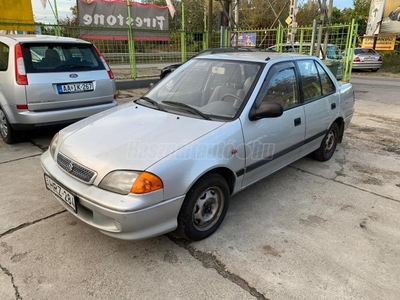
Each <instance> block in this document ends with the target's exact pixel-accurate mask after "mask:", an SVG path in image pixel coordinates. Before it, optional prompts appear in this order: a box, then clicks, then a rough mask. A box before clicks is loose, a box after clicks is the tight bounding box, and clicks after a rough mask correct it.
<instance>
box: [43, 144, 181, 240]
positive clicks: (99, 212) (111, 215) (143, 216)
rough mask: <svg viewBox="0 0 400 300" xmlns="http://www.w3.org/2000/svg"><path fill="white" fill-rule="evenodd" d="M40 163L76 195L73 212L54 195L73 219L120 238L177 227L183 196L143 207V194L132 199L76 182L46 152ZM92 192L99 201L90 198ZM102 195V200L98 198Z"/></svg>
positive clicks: (145, 236) (51, 175) (140, 237)
mask: <svg viewBox="0 0 400 300" xmlns="http://www.w3.org/2000/svg"><path fill="white" fill-rule="evenodd" d="M41 165H42V168H43V170H44V172H45V173H46V174H47V175H48V176H50V177H51V178H53V179H55V180H56V181H58V182H59V183H60V184H62V185H63V186H64V187H65V188H66V189H68V190H69V191H70V192H72V193H73V194H75V195H76V206H77V213H75V212H74V211H73V210H72V209H71V208H70V207H69V206H68V205H67V204H66V203H65V202H64V201H63V200H62V199H60V198H59V197H57V196H55V195H54V196H55V198H56V199H57V200H58V201H59V202H60V203H61V204H62V205H63V206H64V207H65V208H66V209H67V210H68V211H70V212H71V213H72V214H73V215H75V216H76V217H77V218H79V219H80V220H82V221H83V222H85V223H87V224H89V225H90V226H92V227H95V228H97V229H98V230H100V231H101V232H102V233H104V234H106V235H109V236H112V237H114V238H118V239H124V240H138V239H144V238H149V237H153V236H157V235H161V234H164V233H167V232H170V231H173V230H174V229H175V228H176V227H177V217H178V213H179V210H180V208H181V205H182V203H183V200H184V198H185V196H184V195H182V196H178V197H175V198H172V199H167V200H164V201H162V202H159V203H156V204H152V205H151V206H148V207H143V202H144V201H145V199H144V198H146V195H144V196H137V197H135V199H132V198H129V197H128V196H126V195H119V194H114V193H111V192H108V191H105V190H102V189H100V188H98V187H96V186H94V185H87V184H85V183H83V182H80V181H78V180H76V179H74V178H73V177H71V176H70V175H68V174H67V173H65V172H64V171H63V170H61V169H60V168H59V167H58V165H57V164H56V162H55V161H54V160H53V158H52V157H51V155H50V153H49V151H46V152H45V153H44V154H43V155H42V156H41ZM93 195H95V197H97V199H98V200H99V201H94V199H93ZM110 195H111V196H114V199H113V201H112V203H109V204H108V205H104V199H110ZM102 196H104V199H101V198H102ZM128 201H131V202H133V201H136V202H137V203H138V205H137V207H140V208H138V209H135V208H134V207H135V203H131V204H130V207H131V208H130V209H127V207H128V206H127V203H126V202H128ZM102 202H103V203H102Z"/></svg>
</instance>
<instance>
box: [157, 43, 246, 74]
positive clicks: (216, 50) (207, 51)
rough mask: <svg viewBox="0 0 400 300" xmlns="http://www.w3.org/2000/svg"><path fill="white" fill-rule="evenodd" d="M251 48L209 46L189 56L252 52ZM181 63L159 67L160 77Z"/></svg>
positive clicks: (169, 72)
mask: <svg viewBox="0 0 400 300" xmlns="http://www.w3.org/2000/svg"><path fill="white" fill-rule="evenodd" d="M252 51H253V50H252V49H251V48H242V47H220V48H209V49H205V50H202V51H200V52H199V53H197V54H196V55H194V56H192V57H191V58H194V57H197V56H203V55H208V54H216V53H229V52H252ZM182 64H183V63H176V64H172V65H168V66H166V67H164V68H162V69H161V73H160V79H163V78H164V77H166V76H168V75H169V74H171V72H173V71H175V70H176V69H177V68H178V67H180V66H181V65H182Z"/></svg>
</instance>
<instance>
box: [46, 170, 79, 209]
mask: <svg viewBox="0 0 400 300" xmlns="http://www.w3.org/2000/svg"><path fill="white" fill-rule="evenodd" d="M44 182H45V183H46V188H47V189H48V190H50V191H51V192H53V194H54V195H56V196H57V197H58V198H60V199H61V200H63V201H64V202H65V203H66V204H68V205H69V206H70V207H71V208H72V209H73V210H74V212H76V204H75V196H74V195H73V194H72V193H70V192H69V191H67V190H66V189H65V188H64V187H62V186H61V185H59V184H58V183H57V182H55V181H54V180H53V179H51V178H50V177H49V176H47V175H46V174H45V175H44Z"/></svg>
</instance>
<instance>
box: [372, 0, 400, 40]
mask: <svg viewBox="0 0 400 300" xmlns="http://www.w3.org/2000/svg"><path fill="white" fill-rule="evenodd" d="M381 33H392V34H400V0H372V1H371V6H370V10H369V16H368V24H367V30H366V35H367V36H372V35H375V34H381Z"/></svg>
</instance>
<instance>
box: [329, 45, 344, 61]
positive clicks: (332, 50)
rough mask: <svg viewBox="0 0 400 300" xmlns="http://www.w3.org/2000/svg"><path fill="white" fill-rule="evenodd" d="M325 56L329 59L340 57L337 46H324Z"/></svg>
mask: <svg viewBox="0 0 400 300" xmlns="http://www.w3.org/2000/svg"><path fill="white" fill-rule="evenodd" d="M326 58H329V59H342V54H341V51H340V49H339V48H337V47H336V46H334V45H328V46H327V47H326Z"/></svg>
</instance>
